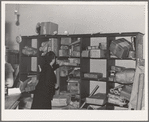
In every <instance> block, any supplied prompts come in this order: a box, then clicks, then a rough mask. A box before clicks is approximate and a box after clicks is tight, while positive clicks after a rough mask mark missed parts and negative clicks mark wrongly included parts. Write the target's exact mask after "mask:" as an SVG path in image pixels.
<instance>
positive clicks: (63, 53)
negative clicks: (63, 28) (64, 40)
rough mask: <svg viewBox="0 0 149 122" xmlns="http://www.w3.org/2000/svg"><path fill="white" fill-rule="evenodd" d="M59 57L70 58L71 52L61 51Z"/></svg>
mask: <svg viewBox="0 0 149 122" xmlns="http://www.w3.org/2000/svg"><path fill="white" fill-rule="evenodd" d="M59 56H69V50H59Z"/></svg>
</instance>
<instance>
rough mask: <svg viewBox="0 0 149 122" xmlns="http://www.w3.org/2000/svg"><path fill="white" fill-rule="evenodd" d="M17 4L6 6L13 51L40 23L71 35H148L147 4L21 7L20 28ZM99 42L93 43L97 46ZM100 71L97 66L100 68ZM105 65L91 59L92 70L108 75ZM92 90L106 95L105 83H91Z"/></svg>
mask: <svg viewBox="0 0 149 122" xmlns="http://www.w3.org/2000/svg"><path fill="white" fill-rule="evenodd" d="M15 8H16V5H15V4H7V5H6V17H5V20H6V38H5V41H6V45H7V46H8V47H9V48H10V49H19V45H18V44H17V43H16V36H18V35H22V36H24V35H36V32H35V28H36V25H37V23H38V22H48V21H51V22H54V23H57V24H58V26H59V28H58V33H59V34H63V33H64V31H68V32H69V33H70V34H80V33H82V34H85V33H97V32H101V33H109V32H110V33H115V32H142V33H145V12H144V10H145V6H144V5H141V4H140V5H98V4H95V5H80V4H78V5H38V4H37V5H33V4H20V5H19V14H20V18H19V19H20V26H16V25H15V14H14V10H15ZM95 44H96V42H92V45H95ZM128 64H129V66H130V67H134V66H135V64H134V63H133V62H132V63H130V62H123V63H121V62H118V65H123V66H125V65H127V66H128ZM101 65H102V68H101V69H97V70H96V68H97V66H101ZM104 69H105V62H103V63H101V62H99V61H97V60H91V71H94V70H96V71H102V72H103V73H104V75H105V72H106V71H105V70H104ZM91 84H92V85H91V88H90V89H91V90H92V89H93V88H94V86H96V85H97V84H99V85H100V89H99V91H100V92H105V83H97V82H92V83H91Z"/></svg>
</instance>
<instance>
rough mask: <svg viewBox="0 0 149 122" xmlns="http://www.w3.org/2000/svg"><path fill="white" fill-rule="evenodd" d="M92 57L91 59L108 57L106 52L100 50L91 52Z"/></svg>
mask: <svg viewBox="0 0 149 122" xmlns="http://www.w3.org/2000/svg"><path fill="white" fill-rule="evenodd" d="M90 57H91V58H104V57H106V53H105V50H100V49H99V50H98V49H95V50H90Z"/></svg>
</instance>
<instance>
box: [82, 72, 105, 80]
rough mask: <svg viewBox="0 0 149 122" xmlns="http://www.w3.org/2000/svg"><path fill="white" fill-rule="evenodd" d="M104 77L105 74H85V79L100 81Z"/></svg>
mask: <svg viewBox="0 0 149 122" xmlns="http://www.w3.org/2000/svg"><path fill="white" fill-rule="evenodd" d="M102 77H103V73H96V72H90V73H84V78H90V79H100V78H102Z"/></svg>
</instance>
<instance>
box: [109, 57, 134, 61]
mask: <svg viewBox="0 0 149 122" xmlns="http://www.w3.org/2000/svg"><path fill="white" fill-rule="evenodd" d="M108 60H132V61H136V59H132V58H108Z"/></svg>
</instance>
